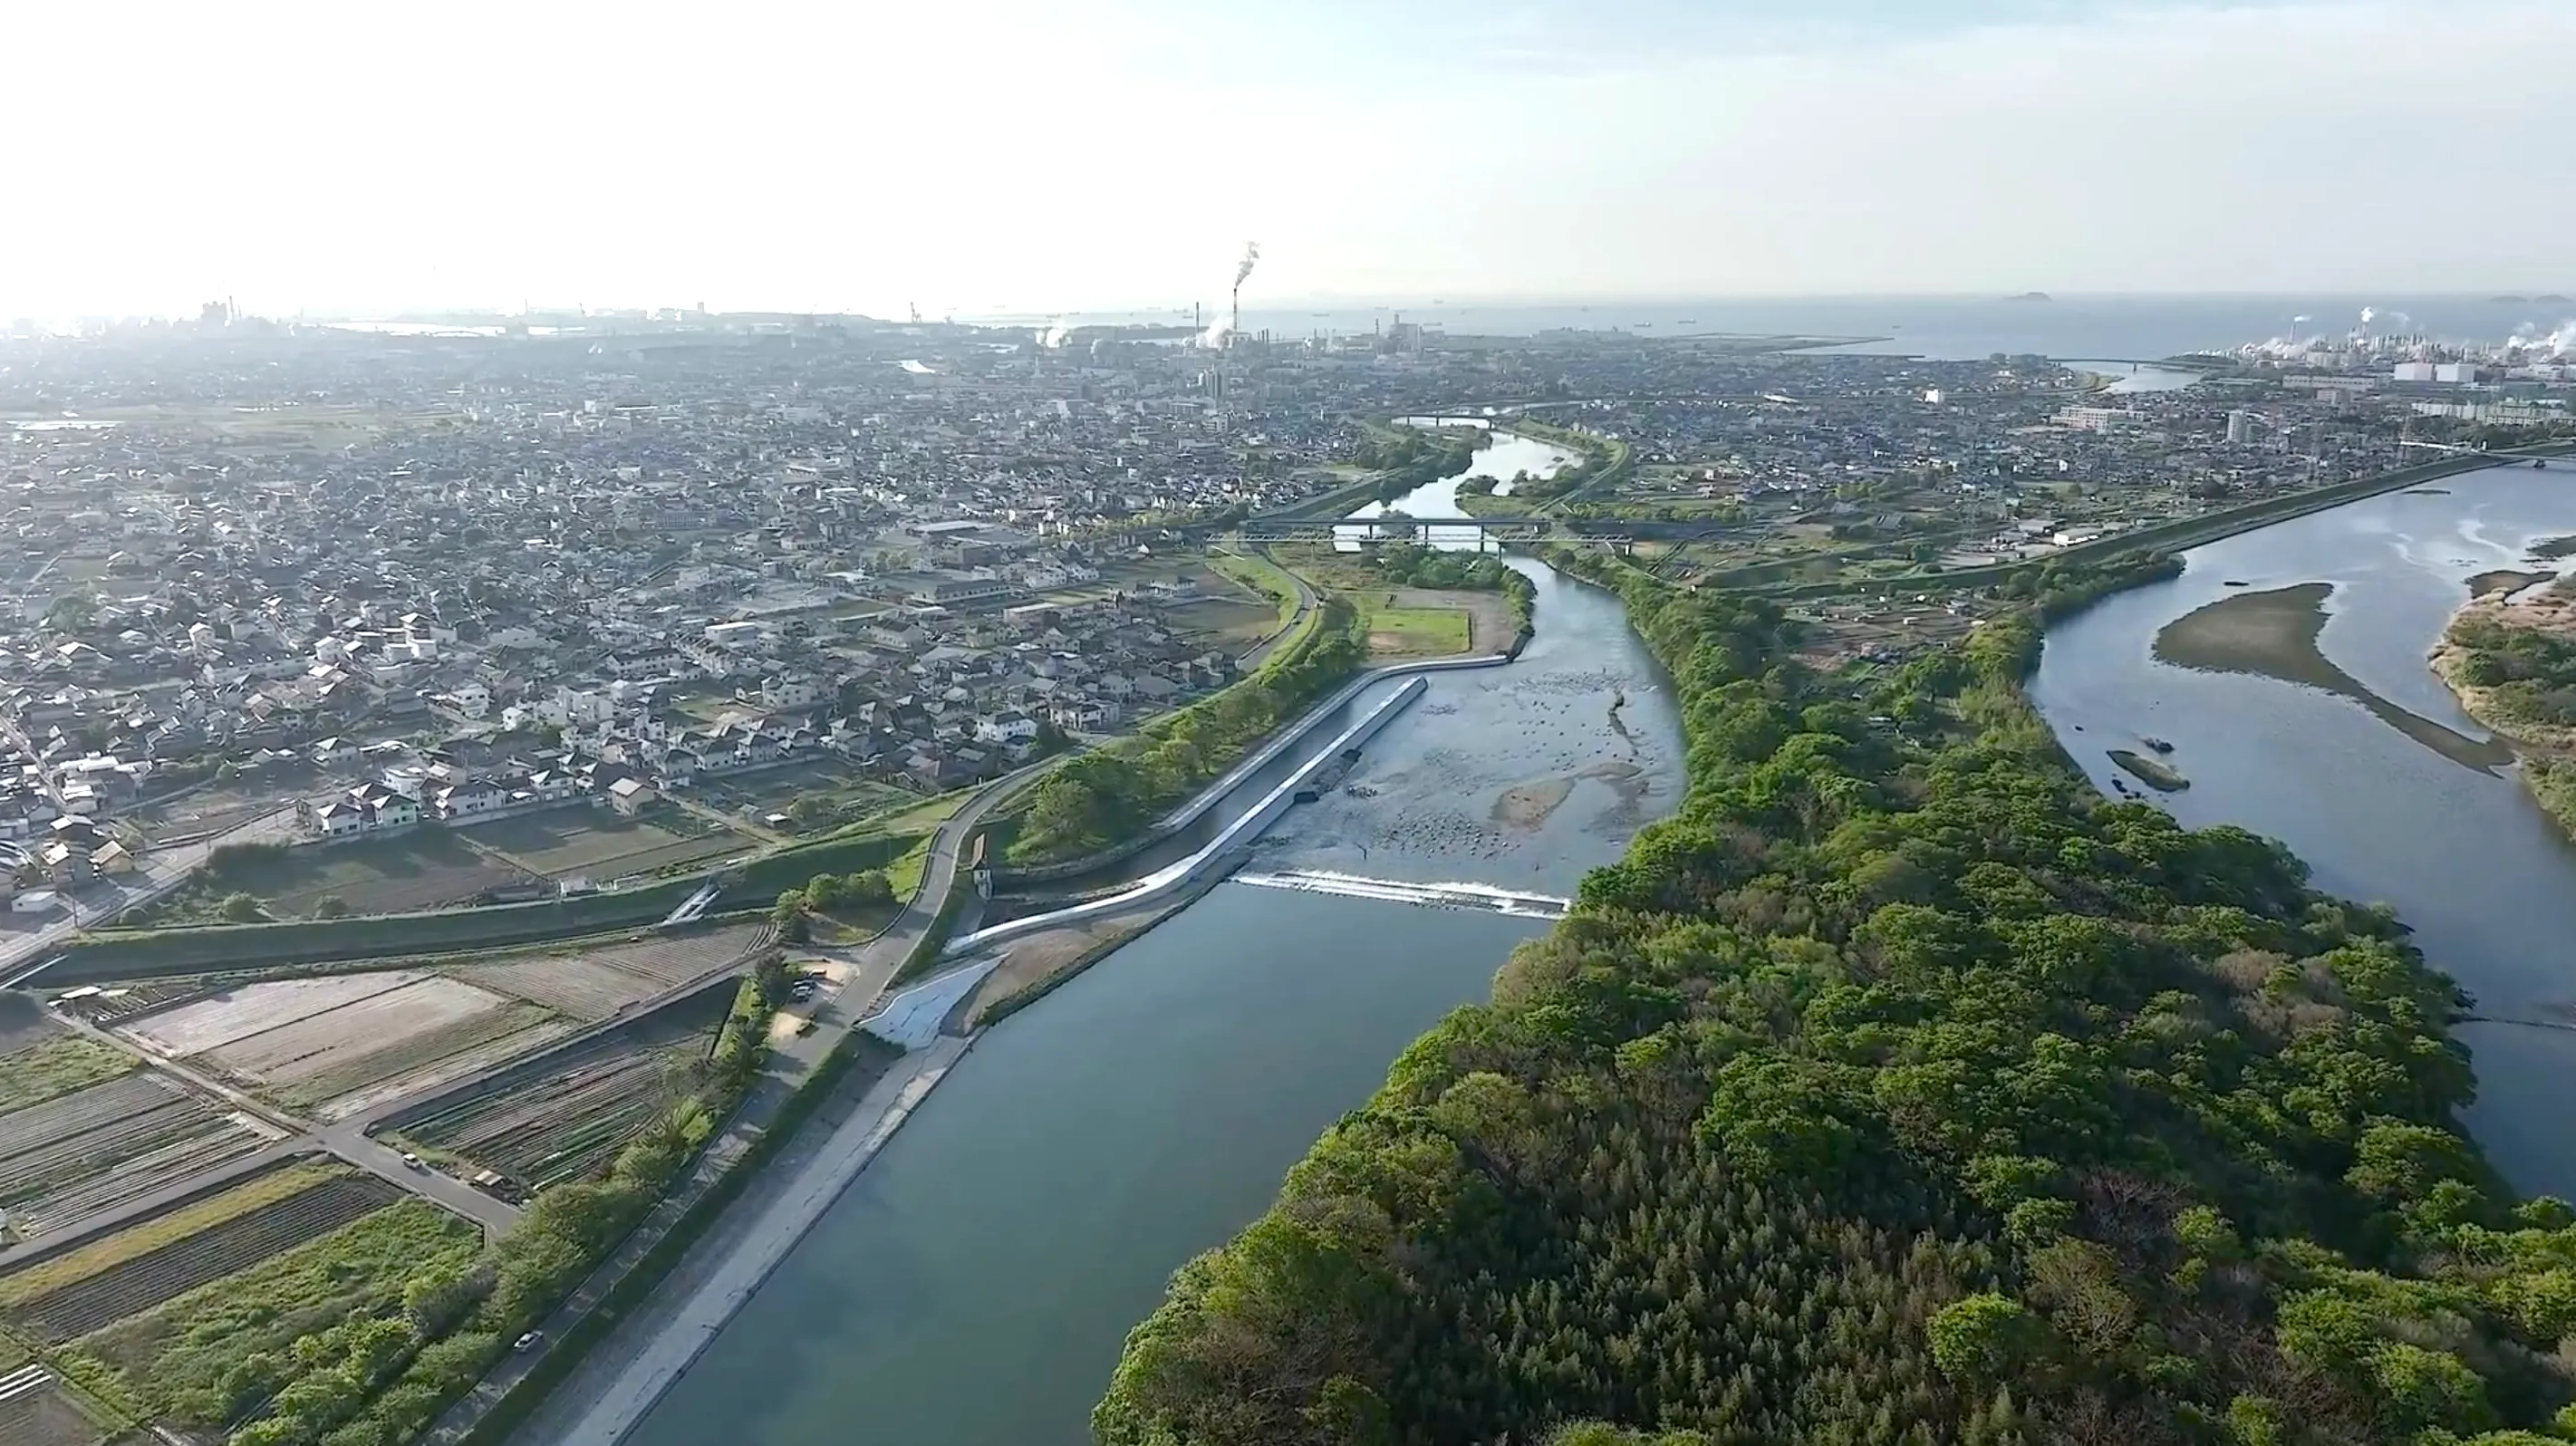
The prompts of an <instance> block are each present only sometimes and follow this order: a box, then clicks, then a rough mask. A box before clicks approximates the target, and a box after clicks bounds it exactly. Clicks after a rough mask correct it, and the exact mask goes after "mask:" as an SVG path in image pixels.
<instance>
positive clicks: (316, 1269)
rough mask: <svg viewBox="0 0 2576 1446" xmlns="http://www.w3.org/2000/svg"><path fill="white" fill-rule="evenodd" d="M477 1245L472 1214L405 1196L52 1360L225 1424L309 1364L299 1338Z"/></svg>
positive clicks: (179, 1414) (134, 1399) (109, 1387)
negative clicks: (298, 1348)
mask: <svg viewBox="0 0 2576 1446" xmlns="http://www.w3.org/2000/svg"><path fill="white" fill-rule="evenodd" d="M481 1245H482V1232H481V1231H479V1230H477V1229H476V1228H475V1227H474V1226H472V1225H471V1224H468V1223H467V1222H466V1221H463V1220H461V1219H458V1218H457V1217H455V1216H453V1215H450V1214H448V1213H447V1212H445V1211H443V1210H441V1209H439V1208H438V1207H437V1206H435V1205H431V1204H429V1203H428V1202H427V1201H422V1200H402V1201H398V1202H396V1203H394V1204H391V1205H387V1206H384V1207H382V1208H380V1209H376V1210H373V1211H371V1212H369V1213H367V1214H365V1215H362V1216H360V1217H359V1218H357V1219H355V1220H353V1221H351V1222H349V1223H348V1224H345V1225H342V1226H340V1227H339V1228H338V1229H336V1230H333V1231H331V1232H330V1233H328V1234H325V1235H321V1236H319V1237H317V1238H314V1239H310V1240H307V1241H305V1242H304V1243H303V1244H301V1245H298V1246H296V1247H294V1248H293V1249H290V1250H287V1251H286V1252H285V1253H283V1254H272V1255H270V1256H269V1257H268V1258H267V1259H265V1260H262V1261H259V1262H257V1263H255V1264H252V1265H250V1266H248V1267H247V1268H244V1269H240V1270H237V1271H236V1272H235V1273H233V1274H231V1275H227V1276H223V1277H221V1278H219V1279H216V1280H213V1281H210V1282H208V1283H206V1284H203V1285H199V1286H197V1287H196V1288H194V1289H192V1290H189V1291H187V1292H186V1293H184V1294H181V1295H178V1296H174V1297H172V1298H170V1299H168V1300H165V1301H162V1302H161V1303H159V1304H157V1305H154V1306H151V1307H149V1308H147V1309H145V1310H143V1311H141V1312H140V1313H137V1314H133V1315H129V1316H127V1317H125V1318H124V1319H122V1320H119V1321H117V1322H115V1323H114V1324H111V1325H108V1326H106V1327H104V1328H102V1329H99V1330H95V1331H92V1332H91V1333H89V1334H87V1335H84V1336H81V1337H79V1338H78V1339H77V1340H75V1341H72V1342H71V1343H69V1344H67V1345H65V1346H63V1347H62V1348H61V1349H60V1350H59V1351H58V1352H57V1353H56V1359H57V1361H58V1362H59V1363H60V1364H61V1366H62V1368H63V1370H64V1371H65V1372H66V1374H70V1375H73V1376H74V1377H75V1378H76V1379H79V1380H81V1381H82V1382H83V1383H84V1384H90V1385H92V1386H93V1389H94V1390H95V1391H96V1392H97V1394H99V1395H101V1396H104V1397H112V1398H121V1400H120V1401H119V1404H123V1405H129V1406H131V1407H132V1408H133V1409H134V1410H136V1411H137V1412H138V1413H149V1414H152V1415H158V1416H164V1417H167V1418H169V1419H170V1420H171V1421H173V1422H174V1423H176V1424H178V1425H180V1426H182V1427H190V1428H205V1427H213V1426H220V1425H222V1424H223V1423H224V1422H225V1421H227V1420H229V1419H231V1418H232V1417H233V1416H234V1415H235V1414H237V1412H238V1411H239V1409H240V1408H241V1407H242V1406H244V1405H248V1404H253V1403H255V1402H256V1401H257V1400H259V1399H260V1398H262V1397H264V1396H266V1395H268V1394H269V1393H271V1392H272V1391H275V1390H279V1389H283V1388H285V1387H286V1386H288V1385H290V1384H291V1383H292V1382H293V1381H294V1380H295V1379H296V1378H297V1377H299V1376H300V1375H301V1374H302V1373H303V1372H304V1371H305V1370H306V1369H307V1366H306V1365H305V1364H304V1363H301V1362H299V1361H297V1360H296V1358H295V1357H294V1355H293V1354H292V1352H290V1351H289V1350H288V1349H287V1348H288V1347H289V1346H290V1345H292V1344H293V1342H294V1341H295V1340H296V1339H297V1338H298V1337H300V1336H303V1335H307V1334H310V1333H313V1332H315V1331H319V1330H324V1329H327V1328H328V1327H330V1326H331V1325H333V1324H334V1323H336V1322H339V1321H342V1320H346V1319H348V1318H349V1317H350V1316H352V1315H357V1314H362V1313H363V1314H369V1315H372V1314H377V1313H380V1312H385V1311H391V1310H395V1309H398V1308H399V1307H400V1305H401V1303H402V1297H403V1287H404V1285H405V1283H406V1282H408V1281H410V1280H412V1279H413V1278H415V1277H418V1276H422V1275H426V1274H433V1273H437V1272H442V1271H446V1270H451V1269H453V1268H455V1267H456V1266H458V1265H461V1264H462V1263H463V1262H464V1261H466V1260H468V1259H470V1258H472V1256H473V1255H474V1254H475V1252H476V1251H478V1250H479V1249H480V1248H481ZM246 1386H247V1387H248V1389H249V1391H250V1392H251V1393H252V1394H250V1395H249V1398H248V1399H247V1400H244V1399H243V1396H244V1393H245V1387H246Z"/></svg>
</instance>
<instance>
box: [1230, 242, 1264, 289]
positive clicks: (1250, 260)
mask: <svg viewBox="0 0 2576 1446" xmlns="http://www.w3.org/2000/svg"><path fill="white" fill-rule="evenodd" d="M1260 262H1261V243H1260V242H1258V241H1246V242H1244V243H1243V259H1242V260H1241V261H1238V262H1236V263H1234V289H1235V290H1237V291H1241V290H1242V289H1243V283H1245V282H1247V281H1250V280H1251V279H1252V268H1253V267H1255V266H1257V265H1259V264H1260Z"/></svg>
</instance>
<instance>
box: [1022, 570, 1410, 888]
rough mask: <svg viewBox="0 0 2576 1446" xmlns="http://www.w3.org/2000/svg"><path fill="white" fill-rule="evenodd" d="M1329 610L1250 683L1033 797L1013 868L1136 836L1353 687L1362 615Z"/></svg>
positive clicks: (1100, 754) (1146, 732) (1059, 772)
mask: <svg viewBox="0 0 2576 1446" xmlns="http://www.w3.org/2000/svg"><path fill="white" fill-rule="evenodd" d="M1321 613H1322V616H1321V617H1319V618H1318V619H1317V620H1316V623H1315V626H1314V628H1313V630H1312V631H1310V632H1308V633H1306V634H1304V635H1302V636H1300V637H1299V638H1297V639H1296V640H1295V641H1293V642H1291V643H1289V644H1288V645H1287V646H1285V647H1283V648H1282V649H1281V650H1280V651H1279V652H1278V653H1277V654H1275V655H1274V656H1273V657H1272V658H1271V659H1270V660H1269V661H1268V662H1266V663H1264V664H1263V665H1262V666H1261V667H1260V669H1259V670H1257V671H1256V672H1254V673H1253V674H1252V675H1251V676H1250V677H1247V678H1244V679H1242V680H1241V681H1239V682H1237V683H1235V684H1234V685H1233V686H1231V687H1228V688H1226V689H1224V690H1223V691H1221V692H1218V693H1217V694H1215V695H1214V696H1212V697H1209V698H1207V699H1205V700H1203V701H1201V702H1198V703H1195V704H1192V705H1191V706H1189V707H1187V708H1184V709H1181V710H1180V711H1179V712H1177V713H1174V714H1172V715H1171V716H1170V717H1168V718H1163V719H1159V720H1157V721H1156V722H1154V723H1152V724H1149V725H1148V726H1146V727H1145V728H1143V729H1141V730H1139V731H1138V732H1137V733H1136V734H1135V735H1134V736H1132V737H1129V738H1122V739H1120V740H1118V741H1117V742H1115V743H1112V744H1109V745H1107V746H1106V747H1102V748H1097V749H1094V750H1092V751H1091V752H1089V753H1085V754H1082V755H1080V756H1078V757H1076V758H1073V759H1071V760H1069V761H1067V762H1066V763H1065V764H1064V765H1063V766H1061V767H1059V768H1058V769H1056V771H1055V772H1054V773H1053V774H1051V775H1049V776H1048V778H1047V780H1046V781H1045V782H1044V783H1041V784H1039V785H1038V787H1037V789H1036V791H1035V793H1034V794H1033V795H1032V797H1031V800H1030V806H1029V811H1028V814H1027V816H1026V817H1025V818H1024V819H1023V820H1022V821H1021V825H1020V832H1019V836H1018V837H1017V838H1016V839H1014V840H1013V841H1012V844H1011V857H1012V859H1013V861H1015V862H1018V863H1023V864H1036V863H1048V862H1052V861H1055V860H1059V859H1070V858H1079V857H1081V856H1082V855H1084V854H1087V853H1091V852H1094V851H1096V850H1098V849H1101V848H1103V847H1106V846H1108V845H1111V844H1114V843H1117V842H1119V841H1120V840H1122V839H1126V838H1132V837H1134V836H1135V835H1136V834H1137V833H1139V832H1141V831H1142V830H1144V829H1146V828H1149V827H1151V826H1152V825H1153V823H1154V821H1155V820H1156V819H1157V818H1159V817H1160V816H1161V815H1162V814H1164V813H1165V812H1167V811H1169V810H1170V809H1172V808H1174V807H1175V806H1177V805H1179V804H1180V803H1181V802H1183V801H1184V800H1186V799H1187V798H1188V797H1189V796H1190V795H1191V794H1193V793H1195V792H1197V791H1198V790H1199V789H1200V788H1202V787H1204V786H1205V785H1207V784H1209V783H1211V782H1214V781H1215V780H1216V779H1217V778H1219V777H1220V776H1222V775H1223V774H1224V773H1225V771H1226V770H1227V769H1228V768H1231V767H1232V766H1234V764H1235V762H1236V761H1237V760H1239V759H1241V758H1242V757H1243V756H1244V755H1245V754H1246V753H1248V752H1250V751H1251V750H1252V749H1253V748H1254V747H1255V746H1256V745H1258V744H1259V743H1260V742H1261V740H1263V739H1265V738H1267V737H1269V736H1270V735H1271V734H1272V733H1274V732H1276V731H1277V730H1278V729H1279V728H1280V727H1282V726H1283V725H1285V724H1287V723H1288V722H1290V721H1291V720H1292V719H1294V718H1295V717H1296V716H1297V715H1298V714H1299V713H1301V712H1303V711H1304V710H1305V709H1306V708H1308V707H1309V706H1311V705H1312V704H1314V703H1315V702H1316V701H1317V700H1319V699H1321V698H1323V697H1324V696H1325V695H1326V694H1328V693H1330V692H1331V691H1332V690H1333V689H1334V688H1336V687H1339V686H1340V685H1341V684H1342V683H1343V682H1345V681H1347V680H1348V679H1349V678H1350V676H1351V675H1352V674H1353V673H1355V672H1357V671H1358V669H1359V666H1360V664H1361V662H1362V661H1363V660H1364V659H1365V657H1366V655H1367V649H1366V647H1365V646H1364V645H1363V644H1362V643H1361V642H1360V640H1359V636H1358V616H1357V614H1356V613H1355V612H1354V611H1353V609H1352V608H1351V605H1350V604H1349V603H1348V602H1347V601H1345V600H1343V599H1340V598H1333V599H1328V600H1327V601H1326V602H1325V603H1324V605H1323V607H1322V609H1321Z"/></svg>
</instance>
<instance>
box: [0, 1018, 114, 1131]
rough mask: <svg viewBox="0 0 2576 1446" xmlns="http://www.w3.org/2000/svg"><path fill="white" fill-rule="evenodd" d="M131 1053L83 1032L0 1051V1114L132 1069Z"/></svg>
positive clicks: (102, 1081)
mask: <svg viewBox="0 0 2576 1446" xmlns="http://www.w3.org/2000/svg"><path fill="white" fill-rule="evenodd" d="M133 1070H134V1057H133V1056H132V1055H130V1054H127V1053H126V1052H125V1051H123V1050H121V1049H118V1048H117V1047H116V1046H115V1045H112V1044H105V1043H102V1042H100V1041H98V1040H95V1039H91V1038H89V1037H87V1036H85V1035H77V1034H57V1035H55V1036H53V1037H52V1038H50V1039H45V1040H41V1041H40V1042H38V1043H35V1044H31V1045H29V1046H28V1047H26V1048H25V1049H17V1050H11V1051H10V1052H9V1053H7V1054H0V1115H6V1114H8V1113H9V1112H11V1111H13V1110H23V1109H26V1108H29V1107H30V1106H33V1105H40V1104H43V1103H44V1102H45V1101H47V1100H51V1099H60V1098H62V1097H63V1096H64V1095H68V1094H76V1093H78V1092H80V1091H81V1090H85V1089H88V1088H89V1087H90V1086H92V1085H100V1084H105V1083H107V1082H108V1081H109V1080H112V1079H116V1078H118V1077H119V1076H122V1075H126V1074H130V1073H132V1072H133Z"/></svg>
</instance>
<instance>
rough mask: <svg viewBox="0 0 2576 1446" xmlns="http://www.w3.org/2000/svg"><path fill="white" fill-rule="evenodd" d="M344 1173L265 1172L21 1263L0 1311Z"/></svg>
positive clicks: (335, 1169)
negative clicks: (90, 1238) (61, 1249)
mask: <svg viewBox="0 0 2576 1446" xmlns="http://www.w3.org/2000/svg"><path fill="white" fill-rule="evenodd" d="M348 1173H349V1170H348V1167H346V1166H343V1165H338V1164H329V1165H325V1164H320V1163H316V1162H313V1161H304V1162H300V1163H297V1164H292V1165H286V1166H283V1167H280V1168H278V1169H274V1170H264V1171H262V1172H260V1173H259V1174H256V1175H253V1176H251V1177H250V1178H249V1179H247V1180H244V1181H242V1182H241V1183H240V1184H238V1185H235V1186H233V1187H232V1188H231V1189H229V1190H223V1191H219V1192H217V1193H215V1194H212V1195H208V1196H206V1197H204V1198H203V1199H199V1200H194V1201H191V1202H189V1203H188V1204H185V1205H180V1206H177V1207H175V1208H172V1209H168V1210H163V1211H161V1212H160V1213H158V1214H155V1215H152V1216H150V1217H148V1218H146V1219H144V1220H141V1221H139V1222H137V1223H135V1224H132V1225H128V1226H126V1227H124V1228H123V1229H121V1230H117V1231H115V1232H114V1233H112V1234H108V1235H102V1236H100V1237H98V1238H97V1239H95V1240H92V1241H90V1242H89V1243H87V1244H85V1245H80V1246H76V1247H74V1248H72V1249H70V1250H66V1251H64V1252H62V1253H61V1254H59V1255H49V1256H47V1257H45V1258H44V1259H42V1260H39V1261H36V1262H34V1263H32V1264H28V1265H22V1266H19V1267H18V1268H17V1269H15V1270H12V1271H10V1272H9V1273H8V1274H6V1275H0V1315H6V1314H10V1313H12V1312H14V1311H15V1309H16V1308H17V1307H19V1306H21V1305H24V1304H26V1303H27V1302H28V1301H31V1300H34V1299H35V1298H36V1297H38V1296H40V1295H47V1294H50V1293H52V1292H54V1291H57V1290H60V1289H62V1288H64V1287H65V1286H68V1285H72V1284H74V1283H76V1282H79V1281H83V1280H87V1279H89V1278H90V1277H91V1276H93V1275H97V1274H98V1273H100V1272H101V1271H106V1270H113V1269H115V1268H116V1267H117V1266H120V1265H123V1264H124V1263H126V1262H127V1261H129V1260H132V1259H133V1258H134V1257H135V1256H138V1255H141V1254H143V1253H144V1252H145V1251H147V1250H158V1249H159V1248H161V1247H162V1246H164V1245H168V1244H171V1243H173V1242H174V1241H180V1240H185V1239H187V1238H188V1237H189V1236H191V1235H194V1234H196V1233H197V1232H198V1231H200V1230H210V1229H213V1228H214V1227H215V1226H218V1225H221V1224H223V1223H224V1222H225V1221H228V1220H231V1219H234V1218H236V1217H238V1216H242V1215H247V1214H249V1213H250V1212H252V1211H254V1210H257V1209H259V1208H261V1207H262V1206H266V1205H271V1204H274V1203H276V1202H277V1201H280V1200H283V1199H285V1198H287V1197H288V1196H290V1195H300V1194H302V1193H303V1192H305V1191H307V1190H310V1189H312V1188H313V1187H314V1186H316V1185H319V1184H322V1183H324V1182H325V1181H328V1180H332V1179H336V1178H338V1177H339V1176H342V1175H345V1174H348ZM9 1339H10V1338H9V1337H8V1336H6V1335H0V1346H5V1344H6V1343H7V1341H8V1340H9Z"/></svg>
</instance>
